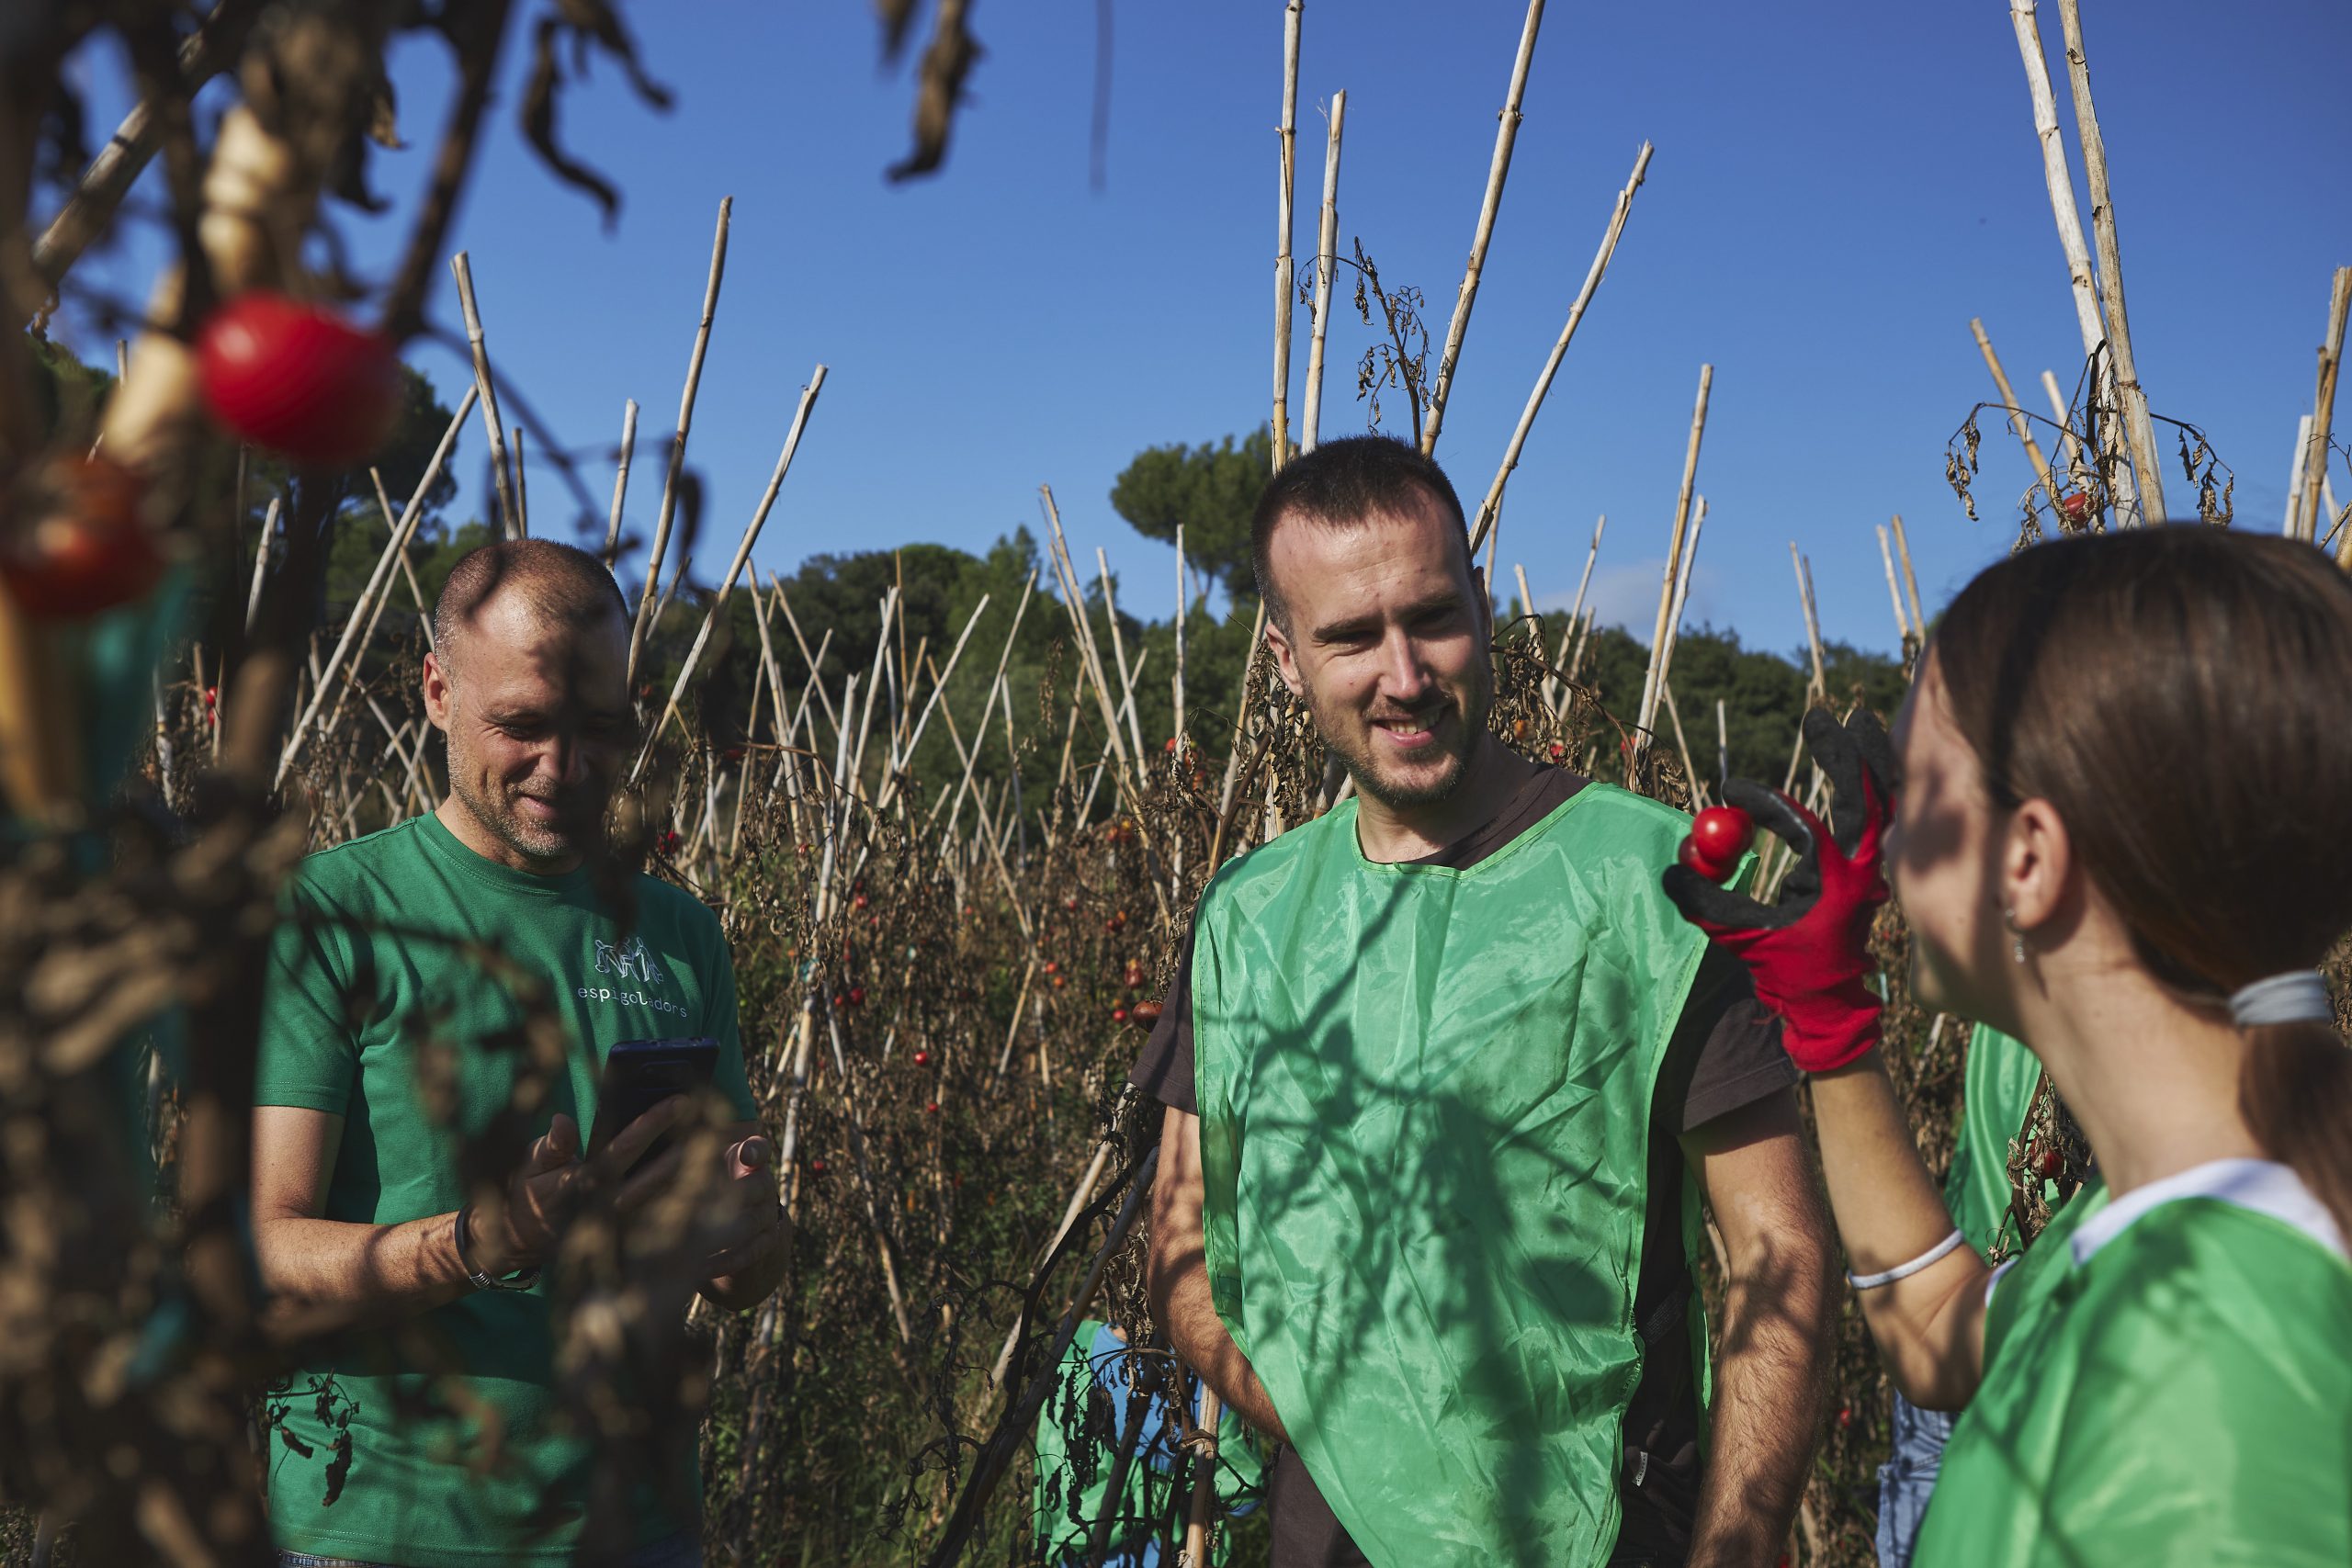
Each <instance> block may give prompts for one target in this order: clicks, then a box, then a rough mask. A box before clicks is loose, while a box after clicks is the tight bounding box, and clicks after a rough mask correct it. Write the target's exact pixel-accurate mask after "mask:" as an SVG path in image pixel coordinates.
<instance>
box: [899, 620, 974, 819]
mask: <svg viewBox="0 0 2352 1568" xmlns="http://www.w3.org/2000/svg"><path fill="white" fill-rule="evenodd" d="M988 607H989V596H988V595H987V594H985V593H983V594H981V595H980V602H979V603H978V604H975V605H973V606H972V613H971V615H968V616H967V617H966V618H965V621H964V630H963V632H962V633H961V635H959V636H958V637H956V646H955V647H954V648H953V649H950V650H949V651H948V654H947V667H946V668H945V669H944V670H942V669H940V668H939V667H938V666H936V665H933V666H932V687H931V696H930V697H929V699H928V700H926V701H925V702H924V704H923V705H922V716H921V717H919V718H917V719H916V720H915V722H914V728H913V730H912V732H911V733H910V734H909V736H908V737H907V743H906V745H905V746H904V747H903V748H901V749H900V750H899V758H900V761H901V762H902V763H908V762H911V761H913V760H914V754H915V748H916V747H918V746H920V745H922V732H923V730H924V728H926V727H927V726H928V725H929V724H930V723H931V715H932V710H933V709H934V708H937V707H938V706H939V705H940V704H941V702H942V700H943V699H944V697H945V696H946V694H947V682H948V678H949V677H950V676H952V675H954V674H955V673H956V660H959V659H961V658H963V657H964V645H965V644H966V643H967V642H969V641H971V640H972V630H973V628H974V627H976V626H978V625H979V624H980V617H981V616H982V615H985V614H987V613H988ZM915 657H916V661H917V662H918V663H921V662H922V654H921V652H918V653H917V654H916V656H915ZM910 694H911V693H910ZM980 723H981V725H982V727H983V728H985V727H986V726H987V724H988V716H987V714H986V712H985V710H984V711H983V712H982V714H981V717H980ZM898 784H899V773H898V772H897V770H895V769H894V770H893V771H892V773H891V774H890V782H889V783H888V784H886V785H885V786H884V787H883V790H882V798H881V801H880V802H878V803H877V808H878V807H879V806H881V805H888V803H889V801H890V800H891V799H892V798H893V797H894V796H895V795H897V794H898Z"/></svg>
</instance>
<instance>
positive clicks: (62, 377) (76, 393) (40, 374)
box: [25, 332, 114, 446]
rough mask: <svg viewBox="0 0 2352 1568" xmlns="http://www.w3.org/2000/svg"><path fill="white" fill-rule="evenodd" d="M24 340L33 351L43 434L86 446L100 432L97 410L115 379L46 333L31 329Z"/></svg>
mask: <svg viewBox="0 0 2352 1568" xmlns="http://www.w3.org/2000/svg"><path fill="white" fill-rule="evenodd" d="M25 339H26V343H27V344H28V346H29V347H30V349H31V350H32V353H31V355H30V357H31V360H32V368H33V401H34V402H35V403H36V404H37V405H38V406H39V407H40V417H41V429H42V433H43V434H44V435H46V436H49V437H51V438H52V439H54V438H56V437H58V436H61V435H62V436H65V437H67V438H69V439H70V441H71V443H72V444H73V445H75V446H86V445H87V444H88V442H89V440H90V438H91V437H92V436H93V435H95V434H97V423H98V411H99V410H100V409H101V408H103V407H104V406H105V404H106V400H107V392H108V391H109V390H111V389H113V387H114V378H113V377H112V376H109V375H108V374H107V373H106V372H105V371H103V370H101V369H99V368H98V367H96V366H94V365H85V364H83V363H82V361H81V360H80V359H79V358H77V357H76V356H75V355H74V351H73V350H72V349H70V348H67V347H66V346H65V345H64V344H61V343H57V342H55V341H53V340H52V339H51V338H49V337H48V336H46V335H45V334H43V333H38V332H28V333H26V334H25Z"/></svg>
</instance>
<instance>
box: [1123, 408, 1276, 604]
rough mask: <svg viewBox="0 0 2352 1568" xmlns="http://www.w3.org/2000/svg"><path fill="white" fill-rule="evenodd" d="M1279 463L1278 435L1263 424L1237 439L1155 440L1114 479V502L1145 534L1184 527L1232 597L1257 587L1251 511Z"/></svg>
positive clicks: (1192, 553) (1201, 562) (1191, 553)
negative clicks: (1252, 570)
mask: <svg viewBox="0 0 2352 1568" xmlns="http://www.w3.org/2000/svg"><path fill="white" fill-rule="evenodd" d="M1272 463H1273V434H1272V432H1271V431H1270V430H1269V429H1268V428H1267V427H1266V426H1264V425H1262V424H1261V425H1260V426H1259V427H1258V428H1257V429H1255V430H1253V431H1251V432H1250V434H1248V435H1245V436H1243V437H1242V438H1241V441H1240V443H1239V445H1238V446H1237V445H1236V444H1235V442H1234V438H1233V437H1232V436H1230V435H1228V436H1227V437H1226V438H1225V439H1224V440H1223V441H1220V442H1216V443H1209V442H1203V443H1202V444H1201V445H1200V446H1184V445H1183V444H1182V443H1181V442H1180V443H1178V444H1176V445H1174V446H1149V447H1146V448H1145V449H1144V450H1143V451H1141V452H1138V453H1136V456H1135V459H1134V460H1133V461H1132V462H1130V463H1128V465H1127V466H1126V468H1124V469H1123V470H1121V472H1120V474H1119V477H1118V479H1117V480H1116V481H1114V483H1113V484H1112V486H1111V506H1112V509H1113V510H1114V511H1115V512H1117V513H1118V514H1119V515H1120V516H1122V517H1124V518H1125V519H1126V520H1127V522H1128V523H1129V524H1130V525H1133V526H1134V528H1135V530H1136V533H1138V534H1141V535H1142V536H1144V537H1145V538H1147V539H1159V540H1164V541H1166V542H1168V543H1170V544H1173V543H1174V542H1175V539H1176V525H1178V524H1180V523H1181V524H1182V525H1183V527H1184V554H1185V556H1186V558H1189V559H1190V560H1192V561H1193V562H1194V563H1196V564H1197V565H1198V566H1199V567H1200V568H1201V569H1202V570H1204V571H1208V572H1213V573H1215V574H1216V577H1217V579H1218V580H1219V581H1222V582H1223V583H1224V584H1225V588H1226V592H1227V593H1228V594H1230V595H1231V596H1232V597H1233V598H1235V599H1237V600H1238V599H1244V598H1250V597H1253V596H1254V595H1255V594H1256V593H1257V591H1258V590H1257V583H1256V582H1255V581H1254V580H1253V578H1252V577H1251V574H1250V510H1251V509H1252V508H1253V507H1255V506H1256V505H1257V504H1258V492H1259V491H1262V490H1263V489H1265V487H1266V477H1267V475H1268V473H1269V472H1270V471H1271V469H1272Z"/></svg>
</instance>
